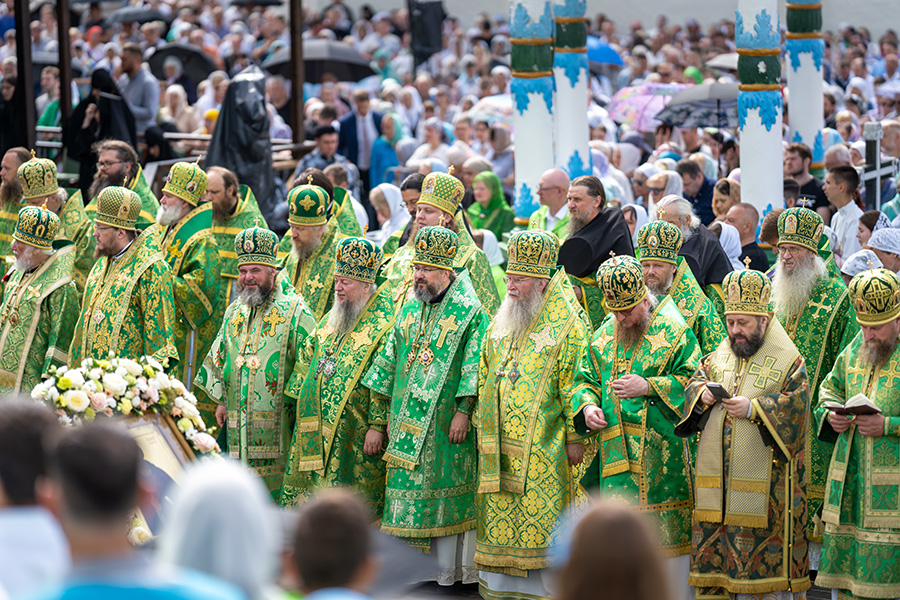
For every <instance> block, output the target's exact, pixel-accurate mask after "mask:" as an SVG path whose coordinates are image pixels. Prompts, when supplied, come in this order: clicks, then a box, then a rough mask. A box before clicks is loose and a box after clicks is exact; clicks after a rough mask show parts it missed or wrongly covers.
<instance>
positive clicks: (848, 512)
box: [816, 333, 900, 600]
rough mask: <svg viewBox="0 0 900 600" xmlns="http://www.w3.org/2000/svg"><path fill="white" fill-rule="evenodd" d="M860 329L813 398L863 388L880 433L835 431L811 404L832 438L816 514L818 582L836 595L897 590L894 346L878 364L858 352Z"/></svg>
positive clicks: (899, 363) (898, 364) (899, 377)
mask: <svg viewBox="0 0 900 600" xmlns="http://www.w3.org/2000/svg"><path fill="white" fill-rule="evenodd" d="M862 345H863V337H862V334H861V333H860V334H857V336H856V337H855V338H854V339H853V341H852V342H851V343H850V345H848V346H847V347H846V348H845V349H844V351H843V352H841V354H840V355H839V356H838V358H837V360H836V361H835V363H834V368H833V369H832V370H831V372H830V373H829V374H828V376H827V377H826V378H825V380H824V381H823V382H822V387H821V388H820V391H819V399H820V400H822V401H824V400H834V401H837V402H840V403H843V402H845V401H846V400H849V399H850V398H852V397H853V396H855V395H856V394H865V395H866V397H867V398H869V400H871V401H872V402H874V403H875V404H876V405H877V406H878V407H879V408H880V409H881V410H882V414H883V415H884V417H885V426H884V435H883V436H880V437H869V436H864V435H861V434H860V433H859V431H858V430H857V427H856V425H850V429H849V430H847V431H845V432H844V433H841V434H837V433H835V431H834V430H833V429H832V428H831V424H830V423H828V420H827V419H826V418H825V416H826V414H827V412H828V411H827V410H826V409H825V408H824V407H822V405H821V403H820V404H819V406H818V407H817V409H816V418H817V420H818V425H819V427H818V431H819V436H820V437H821V438H823V439H825V440H826V441H828V442H829V443H834V444H835V445H834V454H833V455H832V457H831V465H830V467H829V470H828V477H827V485H826V489H825V503H824V506H823V510H822V520H823V521H824V522H825V539H824V542H823V544H822V562H821V563H820V565H819V575H818V577H817V578H816V585H819V586H823V587H828V588H839V596H838V597H839V598H841V599H842V600H846V599H849V598H897V597H900V395H898V394H897V385H898V383H900V348H895V349H894V351H893V353H892V354H891V355H890V356H889V357H888V358H887V359H886V361H885V362H884V364H882V365H881V366H879V367H872V366H871V365H870V364H867V363H866V362H865V361H864V360H863V358H862Z"/></svg>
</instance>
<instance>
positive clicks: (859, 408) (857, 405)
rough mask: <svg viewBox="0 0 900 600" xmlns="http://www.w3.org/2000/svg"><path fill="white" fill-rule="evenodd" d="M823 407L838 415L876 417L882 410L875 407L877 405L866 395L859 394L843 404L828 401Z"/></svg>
mask: <svg viewBox="0 0 900 600" xmlns="http://www.w3.org/2000/svg"><path fill="white" fill-rule="evenodd" d="M822 406H824V407H825V408H827V409H828V410H830V411H831V412H833V413H835V414H837V415H845V416H846V415H874V414H876V413H880V412H881V409H880V408H878V407H877V406H875V403H874V402H872V401H871V400H869V399H868V398H866V397H865V395H864V394H857V395H855V396H853V397H852V398H850V399H849V400H847V401H846V402H844V403H843V404H841V403H840V402H832V401H831V400H826V401H825V402H823V403H822Z"/></svg>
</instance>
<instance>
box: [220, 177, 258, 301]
mask: <svg viewBox="0 0 900 600" xmlns="http://www.w3.org/2000/svg"><path fill="white" fill-rule="evenodd" d="M206 176H207V177H208V178H209V184H208V185H207V186H206V200H208V201H209V202H210V203H211V204H212V234H213V237H214V238H215V240H216V248H218V250H219V263H220V269H221V273H222V283H221V286H222V292H223V293H224V294H225V306H228V305H229V304H231V303H232V302H233V301H234V299H235V298H236V297H237V280H238V268H237V254H236V253H235V251H234V238H235V236H237V234H239V233H240V232H242V231H243V230H245V229H250V228H251V227H258V226H259V225H260V224H264V223H265V221H264V220H263V217H262V213H261V212H260V210H259V205H258V204H257V203H256V197H255V196H254V195H253V192H252V191H251V190H250V188H249V187H247V186H246V185H241V184H240V183H239V182H238V178H237V176H236V175H235V174H234V173H232V172H231V171H229V170H228V169H226V168H225V167H210V168H209V169H207V170H206ZM257 219H258V221H257Z"/></svg>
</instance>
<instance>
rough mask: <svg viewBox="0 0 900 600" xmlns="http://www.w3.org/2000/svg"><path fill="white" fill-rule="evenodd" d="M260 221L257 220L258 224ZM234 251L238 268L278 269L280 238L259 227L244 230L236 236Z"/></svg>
mask: <svg viewBox="0 0 900 600" xmlns="http://www.w3.org/2000/svg"><path fill="white" fill-rule="evenodd" d="M258 222H259V219H257V223H258ZM234 251H235V253H236V254H237V263H238V266H241V265H265V266H267V267H276V268H277V267H278V259H277V258H276V255H277V253H278V236H277V235H275V233H274V232H272V231H269V230H268V229H264V228H262V227H259V225H258V224H257V226H256V227H251V228H249V229H244V230H243V231H241V232H240V233H238V234H237V235H236V236H234Z"/></svg>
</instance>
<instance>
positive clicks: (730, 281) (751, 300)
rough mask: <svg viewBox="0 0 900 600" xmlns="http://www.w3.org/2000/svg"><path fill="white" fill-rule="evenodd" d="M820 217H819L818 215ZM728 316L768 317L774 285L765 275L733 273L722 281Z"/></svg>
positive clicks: (750, 271) (751, 271)
mask: <svg viewBox="0 0 900 600" xmlns="http://www.w3.org/2000/svg"><path fill="white" fill-rule="evenodd" d="M816 216H818V215H816ZM722 289H723V290H724V291H725V314H726V315H735V314H736V315H758V316H761V317H768V316H770V315H771V314H772V310H771V309H770V308H769V297H770V296H771V294H772V284H771V283H770V282H769V278H768V277H766V275H765V274H764V273H761V272H759V271H753V270H751V269H745V270H743V271H732V272H731V273H729V274H728V275H726V276H725V279H723V280H722Z"/></svg>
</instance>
